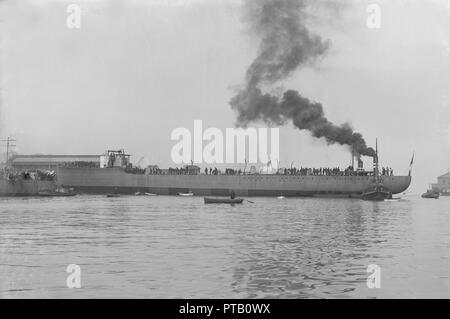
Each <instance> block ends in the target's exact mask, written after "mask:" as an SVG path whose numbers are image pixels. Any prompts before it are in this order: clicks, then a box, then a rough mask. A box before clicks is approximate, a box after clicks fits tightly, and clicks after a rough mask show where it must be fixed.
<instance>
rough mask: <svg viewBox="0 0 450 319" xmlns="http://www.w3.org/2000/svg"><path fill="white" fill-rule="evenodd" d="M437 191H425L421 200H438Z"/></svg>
mask: <svg viewBox="0 0 450 319" xmlns="http://www.w3.org/2000/svg"><path fill="white" fill-rule="evenodd" d="M439 195H440V194H439V190H436V189H433V188H430V189H428V190H427V192H426V193H423V194H422V198H434V199H438V198H439Z"/></svg>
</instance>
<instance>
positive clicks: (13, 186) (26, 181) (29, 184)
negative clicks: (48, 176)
mask: <svg viewBox="0 0 450 319" xmlns="http://www.w3.org/2000/svg"><path fill="white" fill-rule="evenodd" d="M55 187H56V184H55V182H54V181H51V180H41V179H35V178H23V177H22V176H18V177H14V178H11V177H10V176H4V175H3V176H0V196H38V194H39V193H40V192H46V191H51V190H53V189H55Z"/></svg>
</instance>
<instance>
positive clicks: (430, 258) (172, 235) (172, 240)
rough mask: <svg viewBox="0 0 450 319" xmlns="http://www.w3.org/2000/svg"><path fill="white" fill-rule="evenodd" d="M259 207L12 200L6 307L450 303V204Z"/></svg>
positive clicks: (147, 200)
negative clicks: (57, 303) (103, 301)
mask: <svg viewBox="0 0 450 319" xmlns="http://www.w3.org/2000/svg"><path fill="white" fill-rule="evenodd" d="M252 201H254V202H255V203H254V204H251V203H246V204H245V205H236V206H228V205H204V204H203V198H199V197H193V198H179V197H165V196H157V197H132V196H130V197H120V198H112V199H109V198H105V197H102V196H79V197H75V198H56V199H41V198H28V199H20V198H2V199H0V207H1V208H0V297H3V298H12V297H19V298H28V297H39V298H48V297H57V298H81V297H106V298H109V297H142V298H163V297H167V298H177V297H179V298H183V297H184V298H187V297H190V298H214V297H216V298H241V297H244V298H354V297H362V298H371V297H377V298H397V297H406V298H413V297H447V298H448V297H450V267H449V266H450V249H449V248H450V228H449V224H450V212H449V208H450V198H442V199H440V200H433V201H426V200H422V199H420V198H414V197H410V198H406V199H403V200H400V201H388V202H381V203H378V202H365V201H361V200H356V199H314V198H299V199H290V198H288V199H284V200H277V199H273V198H255V199H252ZM69 264H78V265H80V267H81V278H82V279H81V284H82V288H81V289H69V288H67V287H66V278H67V276H68V274H67V273H66V267H67V266H68V265H69ZM370 264H377V265H379V266H380V267H381V288H380V289H369V288H368V287H367V285H366V280H367V277H368V275H369V274H368V273H367V272H366V270H367V267H368V266H369V265H370Z"/></svg>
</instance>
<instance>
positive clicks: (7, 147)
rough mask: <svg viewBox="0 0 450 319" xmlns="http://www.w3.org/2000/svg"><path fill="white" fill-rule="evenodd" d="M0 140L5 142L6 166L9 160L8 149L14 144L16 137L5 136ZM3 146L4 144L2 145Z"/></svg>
mask: <svg viewBox="0 0 450 319" xmlns="http://www.w3.org/2000/svg"><path fill="white" fill-rule="evenodd" d="M0 142H6V166H8V162H9V149H10V148H11V147H14V146H16V145H15V144H14V142H16V139H14V138H11V137H9V136H8V138H7V139H6V140H0ZM3 146H5V145H3Z"/></svg>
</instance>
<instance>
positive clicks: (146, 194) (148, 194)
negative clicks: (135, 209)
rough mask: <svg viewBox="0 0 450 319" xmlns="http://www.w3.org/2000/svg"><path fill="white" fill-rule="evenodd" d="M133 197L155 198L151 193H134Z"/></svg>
mask: <svg viewBox="0 0 450 319" xmlns="http://www.w3.org/2000/svg"><path fill="white" fill-rule="evenodd" d="M134 196H156V194H153V193H143V192H136V193H134Z"/></svg>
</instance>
